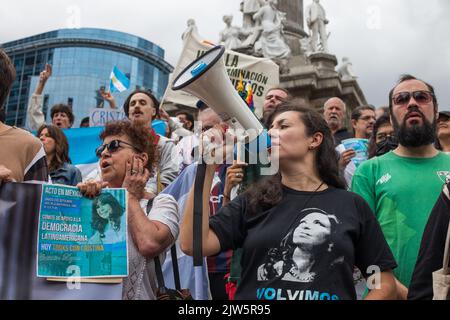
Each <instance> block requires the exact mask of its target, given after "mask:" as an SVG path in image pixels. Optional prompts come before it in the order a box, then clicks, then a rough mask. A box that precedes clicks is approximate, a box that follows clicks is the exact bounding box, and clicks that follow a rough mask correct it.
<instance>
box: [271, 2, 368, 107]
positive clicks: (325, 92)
mask: <svg viewBox="0 0 450 320" xmlns="http://www.w3.org/2000/svg"><path fill="white" fill-rule="evenodd" d="M313 5H316V6H314V8H315V9H317V8H319V7H318V6H317V5H320V7H322V5H321V4H320V2H319V1H318V0H315V1H314V2H313ZM312 8H313V6H311V7H308V8H307V10H306V11H304V6H303V0H279V5H278V9H279V10H281V11H284V12H286V13H287V16H286V19H287V21H286V22H285V35H286V37H290V38H288V43H289V45H290V47H291V51H292V53H293V56H292V57H291V58H290V59H289V65H288V66H289V73H288V74H281V75H280V85H281V87H283V88H285V89H287V90H289V92H290V93H291V94H292V95H293V96H294V97H296V98H302V99H304V100H305V101H306V102H307V103H308V104H309V105H311V106H312V107H314V108H315V109H317V110H319V111H321V110H322V108H323V104H324V103H325V101H326V100H328V99H329V98H331V97H339V98H341V99H342V100H343V101H344V102H345V103H346V104H347V112H348V113H349V115H350V113H351V112H352V111H353V109H354V108H356V107H358V106H361V105H366V104H367V101H366V98H365V96H364V93H363V91H362V90H361V87H360V86H359V84H358V82H357V78H356V77H355V76H354V73H353V71H351V75H352V78H350V77H345V78H343V77H342V76H340V75H339V72H338V71H337V70H336V66H337V64H338V60H337V58H336V56H335V55H333V54H331V53H330V48H328V38H329V33H327V31H326V30H325V31H323V30H322V31H323V32H322V34H323V36H321V35H320V29H321V25H320V24H318V25H317V26H318V31H317V38H316V42H314V41H313V37H312V33H313V30H311V29H309V32H310V33H309V34H308V33H306V32H305V31H304V26H305V23H304V21H305V20H306V25H307V26H308V25H309V26H311V27H313V29H314V28H315V27H314V26H313V25H312V23H314V22H317V21H316V20H317V17H315V15H318V16H320V17H322V14H323V18H324V19H323V21H322V22H323V24H324V26H325V25H326V24H327V23H326V22H328V19H329V17H328V16H329V15H331V14H330V13H327V12H325V8H323V7H322V9H323V12H312V11H315V10H312ZM311 12H312V13H313V15H311ZM314 18H316V19H314ZM330 20H332V19H330ZM319 38H320V42H319V41H318V40H319ZM343 66H344V65H343ZM347 67H348V65H347ZM350 70H351V68H350ZM344 74H346V73H345V72H344V71H341V75H344ZM346 75H347V74H346Z"/></svg>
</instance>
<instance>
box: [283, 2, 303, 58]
mask: <svg viewBox="0 0 450 320" xmlns="http://www.w3.org/2000/svg"><path fill="white" fill-rule="evenodd" d="M278 10H280V11H282V12H285V13H286V19H287V21H286V24H285V27H284V34H285V38H286V41H287V43H288V45H289V47H290V48H291V50H292V54H293V55H294V56H295V55H299V54H301V53H302V51H301V47H300V39H302V38H304V37H306V36H307V34H306V32H305V31H304V22H303V20H304V17H303V0H279V2H278Z"/></svg>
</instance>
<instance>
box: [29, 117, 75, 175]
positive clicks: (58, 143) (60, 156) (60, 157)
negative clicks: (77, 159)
mask: <svg viewBox="0 0 450 320" xmlns="http://www.w3.org/2000/svg"><path fill="white" fill-rule="evenodd" d="M44 129H47V132H48V135H49V136H50V138H52V139H53V140H55V156H54V157H53V159H52V162H51V163H50V165H49V171H50V172H53V171H55V170H58V169H59V168H61V167H62V166H63V164H64V163H72V162H71V161H70V158H69V143H68V142H67V138H66V135H65V134H64V132H63V131H62V130H61V129H60V128H58V127H57V126H55V125H52V124H43V125H42V126H41V127H40V128H39V129H38V131H37V134H36V136H37V137H38V138H39V137H40V136H41V133H42V131H44Z"/></svg>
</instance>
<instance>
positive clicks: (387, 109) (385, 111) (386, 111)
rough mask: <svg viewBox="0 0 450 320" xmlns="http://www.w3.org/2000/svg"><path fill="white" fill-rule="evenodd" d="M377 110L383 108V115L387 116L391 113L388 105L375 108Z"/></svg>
mask: <svg viewBox="0 0 450 320" xmlns="http://www.w3.org/2000/svg"><path fill="white" fill-rule="evenodd" d="M377 110H383V112H384V115H387V116H389V115H390V114H391V111H390V110H389V107H380V108H378V109H376V111H377Z"/></svg>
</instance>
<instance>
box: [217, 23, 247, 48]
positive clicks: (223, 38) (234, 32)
mask: <svg viewBox="0 0 450 320" xmlns="http://www.w3.org/2000/svg"><path fill="white" fill-rule="evenodd" d="M223 22H225V25H226V27H225V29H224V30H222V31H221V32H220V40H219V43H220V44H223V45H224V46H225V48H226V49H228V50H235V49H238V48H240V47H241V46H242V42H241V40H240V39H239V36H240V34H241V31H240V28H238V27H235V26H233V25H232V22H233V16H232V15H231V14H230V15H225V16H223Z"/></svg>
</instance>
